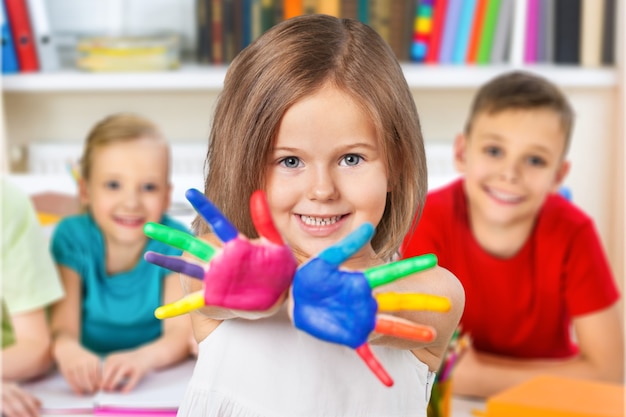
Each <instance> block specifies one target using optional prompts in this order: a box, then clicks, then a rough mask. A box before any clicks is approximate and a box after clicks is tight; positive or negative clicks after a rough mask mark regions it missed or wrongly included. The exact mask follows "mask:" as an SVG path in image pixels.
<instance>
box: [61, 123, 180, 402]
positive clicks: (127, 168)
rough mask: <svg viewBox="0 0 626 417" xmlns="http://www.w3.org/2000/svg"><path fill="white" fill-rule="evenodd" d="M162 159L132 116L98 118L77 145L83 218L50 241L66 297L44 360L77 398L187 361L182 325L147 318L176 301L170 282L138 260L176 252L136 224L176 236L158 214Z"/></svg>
mask: <svg viewBox="0 0 626 417" xmlns="http://www.w3.org/2000/svg"><path fill="white" fill-rule="evenodd" d="M168 158H169V151H168V145H167V142H166V140H165V138H164V137H163V136H162V134H161V132H160V131H159V129H157V127H156V126H155V125H154V124H152V123H151V122H149V121H148V120H145V119H144V118H142V117H139V116H137V115H133V114H126V113H121V114H116V115H112V116H110V117H107V118H105V119H104V120H102V121H101V122H99V123H98V124H97V125H96V126H94V128H93V129H92V131H91V132H90V134H89V135H88V137H87V141H86V144H85V150H84V153H83V156H82V159H81V179H80V181H79V191H80V199H81V202H82V203H83V204H84V205H85V206H86V209H87V210H86V212H85V213H84V214H80V215H77V216H70V217H67V218H65V219H63V220H62V221H61V222H60V223H59V225H58V226H57V227H56V229H55V232H54V235H53V238H52V254H53V257H54V259H55V262H56V263H57V266H58V269H59V272H60V276H61V278H62V281H63V285H64V287H65V293H66V296H65V298H63V299H62V300H61V301H59V302H58V303H57V304H56V305H54V307H53V310H52V331H53V338H54V341H53V355H54V358H55V360H56V362H57V365H58V367H59V369H60V371H61V373H62V374H63V376H64V377H65V379H66V381H67V382H68V383H69V385H70V386H71V388H72V389H73V390H74V391H75V392H77V393H81V394H91V393H93V392H94V391H97V390H99V389H103V390H107V391H118V390H121V391H125V392H127V391H130V390H132V389H133V388H134V387H135V385H136V384H137V383H138V382H139V381H140V380H141V378H142V377H143V376H144V375H145V374H147V373H149V372H150V371H151V370H153V369H158V368H162V367H166V366H168V365H172V364H174V363H176V362H178V361H181V360H183V359H184V358H186V357H187V356H188V355H189V344H188V341H189V339H190V338H191V326H190V322H189V318H187V317H178V318H174V319H172V320H168V321H165V322H162V321H159V320H157V319H156V318H155V317H154V314H153V312H154V309H155V308H157V307H158V306H159V305H161V304H163V303H169V302H172V301H175V300H177V299H180V298H181V297H182V296H183V291H182V288H181V285H180V282H179V279H178V277H177V275H176V274H172V273H169V271H166V270H164V269H163V268H159V267H157V266H155V265H152V264H150V263H148V262H146V261H145V260H144V259H143V255H144V253H145V252H146V251H147V250H155V251H159V252H161V253H165V254H169V255H179V254H180V253H181V251H180V250H177V249H174V248H171V247H170V246H168V245H165V244H163V243H161V242H157V241H151V240H148V239H147V237H146V236H145V234H144V233H143V226H144V224H145V223H146V222H161V223H164V224H166V225H167V226H168V227H170V228H173V229H176V230H179V231H181V232H182V231H186V228H185V227H184V226H182V225H181V224H180V223H178V222H176V221H175V220H173V219H171V218H170V217H168V216H167V215H165V214H164V213H165V210H166V209H167V208H168V205H169V202H170V189H171V187H170V184H169V159H168Z"/></svg>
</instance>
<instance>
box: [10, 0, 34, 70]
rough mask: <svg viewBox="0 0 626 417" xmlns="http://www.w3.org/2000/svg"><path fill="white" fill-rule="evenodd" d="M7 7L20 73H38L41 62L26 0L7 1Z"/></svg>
mask: <svg viewBox="0 0 626 417" xmlns="http://www.w3.org/2000/svg"><path fill="white" fill-rule="evenodd" d="M5 6H6V11H7V17H8V21H9V22H10V27H11V36H12V37H13V45H14V47H15V54H16V55H17V62H18V65H19V69H20V72H33V71H38V70H39V61H38V60H37V51H36V49H35V42H34V38H33V30H32V27H31V25H30V18H29V15H28V6H27V4H26V0H5Z"/></svg>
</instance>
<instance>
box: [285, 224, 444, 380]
mask: <svg viewBox="0 0 626 417" xmlns="http://www.w3.org/2000/svg"><path fill="white" fill-rule="evenodd" d="M373 235H374V227H373V226H372V225H371V224H369V223H366V224H363V225H362V226H361V227H359V228H358V229H356V230H355V231H354V232H352V233H351V234H350V235H348V236H347V237H346V238H345V239H343V240H342V241H341V242H339V243H337V244H335V245H333V246H331V247H329V248H327V249H325V250H324V251H322V252H321V253H320V254H319V255H318V256H317V257H316V258H313V259H311V260H310V261H309V262H307V263H306V264H304V265H302V266H301V267H300V268H298V270H297V271H296V275H295V277H294V280H293V289H292V291H293V303H294V305H293V320H294V324H295V326H296V327H297V328H299V329H301V330H303V331H305V332H307V333H309V334H311V335H312V336H315V337H317V338H319V339H322V340H325V341H327V342H332V343H338V344H342V345H346V346H349V347H351V348H353V349H355V350H356V352H357V353H358V354H359V356H361V358H362V359H363V360H364V361H365V363H366V364H367V366H368V367H369V368H370V369H371V370H372V372H374V374H375V375H376V376H377V377H378V378H379V379H380V380H381V381H382V382H383V384H385V385H387V386H391V385H393V380H392V379H391V377H390V376H389V375H388V374H387V372H386V371H385V369H384V368H383V367H382V365H381V364H380V363H379V362H378V360H377V359H376V358H375V357H374V355H373V353H372V352H371V350H370V349H369V345H368V343H367V339H368V337H369V335H370V333H372V332H373V331H375V332H378V333H382V334H387V335H391V336H396V337H402V338H408V339H414V340H419V341H431V340H433V339H434V337H435V330H434V329H433V328H431V327H429V326H422V325H418V324H414V323H407V322H406V321H404V320H402V321H400V320H395V319H393V318H391V317H390V318H382V317H377V313H378V312H381V311H396V310H431V311H441V312H445V311H448V310H449V309H450V302H449V300H448V299H447V298H444V297H439V296H435V295H428V294H398V293H381V294H377V295H374V294H372V290H373V289H374V288H376V287H379V286H381V285H384V284H387V283H390V282H393V281H395V280H397V279H400V278H404V277H406V276H408V275H410V274H413V273H416V272H419V271H422V270H424V269H427V268H432V267H434V266H435V265H436V264H437V258H436V257H435V255H432V254H431V255H424V256H419V257H414V258H409V259H405V260H402V261H399V262H393V263H390V264H387V265H383V266H379V267H374V268H369V269H366V270H364V271H362V272H361V271H343V270H340V269H339V265H341V264H342V263H343V262H345V261H346V260H347V259H348V258H350V257H351V256H352V255H354V254H355V253H357V252H358V251H359V250H360V249H361V248H362V247H363V245H365V244H366V243H367V242H369V241H370V239H371V238H372V236H373Z"/></svg>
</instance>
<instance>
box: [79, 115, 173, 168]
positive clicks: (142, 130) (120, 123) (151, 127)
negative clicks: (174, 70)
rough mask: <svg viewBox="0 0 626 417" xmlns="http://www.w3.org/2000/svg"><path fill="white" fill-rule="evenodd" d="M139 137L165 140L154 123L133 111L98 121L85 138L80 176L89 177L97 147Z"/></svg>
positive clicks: (158, 140)
mask: <svg viewBox="0 0 626 417" xmlns="http://www.w3.org/2000/svg"><path fill="white" fill-rule="evenodd" d="M139 138H151V139H154V140H155V141H157V142H159V143H165V142H166V141H165V138H164V137H163V135H162V133H161V131H160V130H159V128H158V127H157V126H156V125H155V124H154V123H152V122H151V121H150V120H148V119H145V118H143V117H141V116H139V115H136V114H133V113H116V114H113V115H111V116H108V117H106V118H105V119H103V120H101V121H100V122H98V123H97V124H96V125H95V126H94V127H93V128H92V129H91V131H90V132H89V134H88V135H87V139H86V140H85V146H84V148H83V154H82V156H81V158H80V175H81V177H82V178H84V179H85V180H88V179H89V177H90V175H91V167H92V162H93V155H94V153H95V152H96V151H97V150H98V148H102V147H104V146H107V145H110V144H112V143H116V142H128V141H131V140H135V139H139Z"/></svg>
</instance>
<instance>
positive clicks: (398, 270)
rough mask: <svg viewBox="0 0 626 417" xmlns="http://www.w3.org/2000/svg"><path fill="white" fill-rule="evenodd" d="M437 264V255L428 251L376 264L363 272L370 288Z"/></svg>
mask: <svg viewBox="0 0 626 417" xmlns="http://www.w3.org/2000/svg"><path fill="white" fill-rule="evenodd" d="M435 265H437V257H436V256H435V255H434V254H432V253H429V254H427V255H421V256H415V257H413V258H408V259H403V260H401V261H397V262H392V263H390V264H386V265H381V266H376V267H374V268H369V269H366V270H365V271H364V272H363V274H364V275H365V278H366V279H367V282H368V283H369V284H370V287H371V288H376V287H380V286H381V285H385V284H389V283H390V282H393V281H396V280H398V279H400V278H404V277H406V276H407V275H411V274H414V273H416V272H420V271H423V270H425V269H429V268H432V267H434V266H435Z"/></svg>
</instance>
